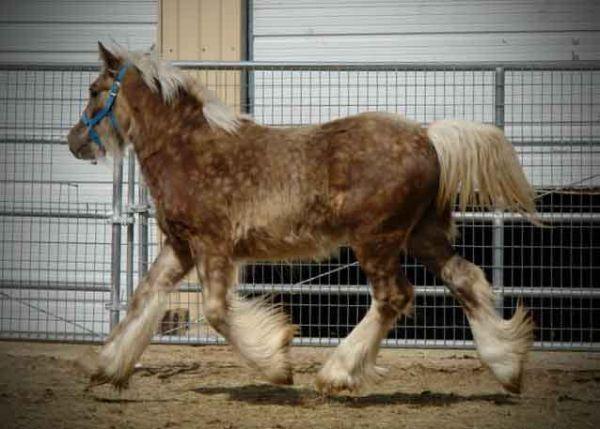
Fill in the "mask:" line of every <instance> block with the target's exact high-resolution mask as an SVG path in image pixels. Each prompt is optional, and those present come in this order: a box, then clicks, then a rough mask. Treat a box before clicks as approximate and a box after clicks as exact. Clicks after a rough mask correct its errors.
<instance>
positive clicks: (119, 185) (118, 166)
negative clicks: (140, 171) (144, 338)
mask: <svg viewBox="0 0 600 429" xmlns="http://www.w3.org/2000/svg"><path fill="white" fill-rule="evenodd" d="M122 199H123V159H122V157H120V156H115V157H114V165H113V195H112V206H113V207H112V219H111V222H112V242H111V255H110V256H111V257H110V264H111V270H110V284H111V289H110V295H111V296H110V298H111V299H110V301H111V302H110V306H109V309H110V329H111V330H112V329H113V328H114V327H115V326H117V324H118V323H119V312H120V307H121V223H122V218H121V216H122V214H123V213H122V212H123V210H122V209H123V201H122Z"/></svg>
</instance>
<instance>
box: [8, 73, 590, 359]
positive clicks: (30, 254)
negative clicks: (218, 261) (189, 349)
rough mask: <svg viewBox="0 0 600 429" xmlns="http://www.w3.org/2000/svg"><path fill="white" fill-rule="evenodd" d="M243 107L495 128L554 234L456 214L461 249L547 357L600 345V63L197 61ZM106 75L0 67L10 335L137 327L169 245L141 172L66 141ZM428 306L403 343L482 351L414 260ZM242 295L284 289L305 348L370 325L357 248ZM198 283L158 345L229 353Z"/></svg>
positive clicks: (79, 336) (292, 121)
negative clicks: (528, 325)
mask: <svg viewBox="0 0 600 429" xmlns="http://www.w3.org/2000/svg"><path fill="white" fill-rule="evenodd" d="M177 65H178V66H180V67H182V68H185V69H186V70H189V72H190V73H192V74H194V75H195V76H196V77H197V78H198V79H199V80H200V81H202V82H203V83H204V84H205V85H206V86H208V87H209V88H211V89H213V90H214V91H215V92H216V93H217V95H219V96H220V97H221V98H222V99H224V100H225V101H226V102H227V103H228V104H230V105H231V106H232V107H233V108H234V109H236V110H238V111H240V112H247V113H250V114H251V115H252V116H253V117H254V119H255V120H256V121H257V122H259V123H262V124H265V125H273V126H302V125H309V124H314V123H320V122H325V121H327V120H330V119H334V118H337V117H343V116H347V115H352V114H355V113H358V112H363V111H369V110H379V111H389V112H395V113H399V114H402V115H405V116H407V117H409V118H411V119H414V120H417V121H420V122H422V123H425V124H426V123H431V122H433V121H435V120H440V119H447V118H460V119H468V120H476V121H482V122H488V123H495V124H496V125H498V126H501V127H503V128H504V129H505V132H506V134H507V136H508V137H509V139H510V140H511V141H512V142H513V144H514V145H515V147H516V149H517V152H518V154H519V156H520V159H521V162H522V165H523V166H524V168H525V171H526V174H527V176H528V178H529V180H530V181H531V182H532V184H533V185H534V186H535V188H536V191H537V205H538V210H539V211H540V213H541V217H542V218H543V219H544V220H546V221H548V222H549V223H550V224H551V227H549V228H539V227H536V226H533V225H530V224H528V223H527V222H525V221H524V220H523V219H522V218H521V217H520V216H519V215H516V214H513V213H495V212H487V213H475V212H465V213H458V212H457V213H455V217H456V218H457V220H458V222H459V228H460V237H459V239H458V242H457V247H458V249H459V251H460V253H461V254H462V255H464V256H465V257H467V258H468V259H470V260H472V261H473V262H475V263H477V264H478V265H480V266H481V267H482V268H483V269H484V271H485V272H486V274H487V276H488V278H489V279H490V281H491V282H492V284H493V287H494V289H495V290H496V292H497V294H498V307H499V309H500V310H501V311H503V312H504V314H505V316H506V317H508V316H509V315H510V314H511V313H512V311H513V309H514V307H515V305H516V302H517V300H518V299H520V298H522V299H523V300H524V301H525V304H526V305H527V306H528V307H529V308H530V309H531V310H532V313H533V316H534V319H535V322H536V326H537V327H536V332H535V336H536V347H538V348H547V349H557V348H563V349H587V350H600V323H598V321H599V318H600V286H599V280H600V264H599V263H598V261H599V260H600V251H599V250H600V249H599V248H600V64H599V63H585V62H571V63H553V64H427V65H414V64H272V63H264V64H261V63H188V62H180V63H177ZM96 73H97V72H96V69H95V67H94V66H90V65H78V66H68V67H64V66H56V65H54V66H52V65H46V66H43V65H38V66H27V67H26V66H0V108H1V110H2V111H1V113H0V165H1V173H0V224H1V246H0V249H1V250H0V252H1V253H0V270H1V276H0V310H1V311H0V338H23V339H45V340H71V341H100V340H102V339H103V338H104V337H105V336H106V334H107V333H108V331H109V329H110V326H111V325H114V324H115V323H116V322H117V321H118V319H119V317H122V315H123V313H124V311H125V310H126V307H127V302H128V298H129V296H130V295H131V293H132V292H133V290H134V287H135V283H136V282H137V280H138V279H139V276H140V274H142V273H144V272H145V270H146V269H147V266H148V263H149V262H150V261H152V259H153V257H154V256H155V255H156V252H157V249H158V247H159V241H160V234H159V233H157V228H156V223H155V221H154V219H153V216H152V208H151V204H150V203H149V201H148V195H147V192H146V190H145V189H144V187H143V185H142V183H141V180H140V178H139V172H138V171H137V168H136V164H135V161H134V160H133V158H132V157H128V158H125V159H124V160H123V163H122V164H116V165H115V166H114V168H113V166H112V165H108V166H106V165H90V164H86V163H84V162H81V161H78V160H76V159H75V158H73V157H72V156H71V154H70V153H69V151H68V149H67V147H66V144H65V142H64V140H65V134H66V132H67V130H68V128H69V127H70V126H71V125H72V124H74V123H75V122H76V121H77V120H78V118H79V114H80V111H81V109H82V107H83V105H84V103H85V101H86V100H85V98H86V94H87V86H88V84H89V83H90V82H91V80H92V79H93V78H94V77H95V75H96ZM403 267H404V270H405V272H406V274H407V276H408V278H409V279H410V280H411V281H412V283H413V284H415V285H416V291H417V296H416V303H415V311H414V314H413V316H412V317H411V318H404V319H402V320H400V321H399V322H398V323H397V325H396V327H395V329H393V331H392V332H391V333H390V335H389V336H388V338H387V339H386V345H388V346H408V347H411V346H418V347H465V346H470V345H471V341H472V338H471V334H470V331H469V329H468V325H467V322H466V319H465V317H464V315H463V313H462V310H461V309H460V308H459V306H458V305H457V303H456V302H455V301H454V299H453V298H452V297H451V296H450V295H449V294H448V293H447V291H446V290H445V289H444V287H443V285H442V284H441V283H440V282H439V281H438V280H437V279H436V278H435V277H434V276H433V275H431V274H430V273H428V272H427V271H426V270H425V269H424V268H423V267H422V266H421V265H420V264H418V262H417V261H414V260H412V259H411V258H408V257H407V258H406V259H405V261H404V264H403ZM239 290H240V292H241V293H244V294H248V295H258V294H269V296H270V297H271V299H272V300H273V301H274V302H278V303H281V304H282V305H283V307H284V308H285V309H286V311H287V312H288V313H289V314H290V317H291V319H292V321H293V322H294V323H295V324H297V325H298V326H299V328H300V329H299V334H298V337H297V338H296V340H295V341H296V343H298V344H311V345H316V344H322V345H331V344H336V343H337V342H338V341H339V340H340V339H341V338H343V337H344V336H346V335H347V334H348V333H349V332H350V330H351V329H352V328H353V327H354V325H355V324H356V323H357V322H358V321H359V320H360V318H361V317H362V316H363V315H364V314H365V313H366V311H367V309H368V305H369V301H370V296H369V288H368V285H367V279H366V278H365V276H364V274H363V273H362V271H361V270H360V267H359V266H358V264H357V262H356V260H355V258H354V255H353V253H352V251H351V249H349V248H347V247H342V248H340V249H339V251H338V252H336V254H335V255H332V257H331V258H329V259H327V260H324V261H320V262H313V261H277V262H267V261H265V262H260V263H256V264H251V265H247V266H245V267H244V268H243V269H242V272H241V275H240V285H239ZM200 291H201V286H200V285H198V284H197V281H195V277H194V276H193V275H192V276H191V277H190V278H189V279H187V280H186V281H185V282H184V284H183V285H182V286H181V288H180V290H178V291H177V292H174V293H172V294H171V299H170V303H169V311H168V312H167V314H166V315H165V318H164V319H163V321H162V323H161V325H160V327H159V332H157V336H156V340H157V341H161V342H175V343H194V344H203V343H215V342H220V341H222V339H221V338H220V337H219V336H218V335H217V334H215V333H214V331H212V330H211V328H210V327H209V326H208V325H207V324H206V323H205V322H204V320H203V317H202V313H201V302H202V296H201V293H200Z"/></svg>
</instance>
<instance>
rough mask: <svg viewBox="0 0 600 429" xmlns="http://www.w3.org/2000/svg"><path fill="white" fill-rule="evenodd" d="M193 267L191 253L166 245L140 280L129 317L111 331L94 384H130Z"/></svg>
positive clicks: (102, 351)
mask: <svg viewBox="0 0 600 429" xmlns="http://www.w3.org/2000/svg"><path fill="white" fill-rule="evenodd" d="M192 266H193V264H192V260H191V258H190V256H189V252H187V251H186V250H182V251H176V250H175V249H174V248H173V247H172V246H171V245H169V244H168V243H167V244H165V245H164V246H163V248H162V249H161V251H160V253H159V255H158V257H157V258H156V260H155V261H154V263H153V264H152V266H151V267H150V269H149V271H148V273H147V274H146V275H145V276H144V278H143V279H142V280H141V282H140V283H139V285H138V287H137V289H136V291H135V293H134V295H133V300H132V301H131V304H130V306H129V309H128V311H127V316H126V317H125V319H123V320H122V321H121V322H120V323H119V324H118V325H117V326H116V327H115V328H114V329H113V331H112V332H111V333H110V336H109V337H108V339H107V341H106V343H105V345H104V347H103V348H102V350H101V352H100V356H99V358H98V362H97V366H96V368H95V371H94V373H93V374H92V377H91V383H92V385H94V384H103V383H112V384H113V385H114V386H115V387H117V388H123V387H126V386H127V383H128V380H129V377H130V376H131V373H132V372H133V369H134V365H135V363H136V362H137V361H138V359H139V357H140V356H141V354H142V352H143V351H144V349H145V348H146V346H147V345H148V344H149V343H150V340H151V339H152V336H153V335H154V333H155V332H156V328H157V325H158V322H159V321H160V318H161V317H162V315H163V313H164V312H165V309H166V306H167V295H168V293H169V292H170V291H171V290H172V289H173V288H174V287H175V286H176V285H177V283H178V282H179V280H181V279H182V277H183V276H184V275H185V274H186V273H187V272H188V271H189V270H190V268H191V267H192Z"/></svg>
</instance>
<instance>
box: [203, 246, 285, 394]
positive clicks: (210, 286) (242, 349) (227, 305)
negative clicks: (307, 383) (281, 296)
mask: <svg viewBox="0 0 600 429" xmlns="http://www.w3.org/2000/svg"><path fill="white" fill-rule="evenodd" d="M199 247H200V248H201V250H199V251H198V252H195V253H196V254H198V255H199V256H198V257H197V265H198V271H199V277H200V281H201V282H202V294H203V311H204V316H205V317H206V319H207V320H208V322H209V323H210V324H211V326H212V327H213V328H214V329H215V330H217V331H218V332H219V333H220V334H221V335H223V336H224V337H225V338H226V339H227V340H228V341H229V343H230V344H231V345H232V347H233V348H234V350H235V351H236V352H237V353H238V354H239V355H240V356H241V357H242V358H243V359H244V360H245V361H246V362H247V363H248V364H249V365H250V366H251V367H252V368H254V369H256V370H258V371H259V372H261V373H262V374H263V375H264V376H265V377H266V378H267V379H268V380H269V381H270V382H272V383H276V384H292V382H293V377H292V368H291V364H290V361H289V345H290V343H291V341H292V338H293V337H294V334H295V327H294V326H292V325H290V324H289V323H288V318H287V316H286V315H285V314H284V313H282V312H281V311H279V310H278V309H276V308H273V307H269V306H268V303H267V302H266V301H265V299H260V298H258V299H251V300H249V299H243V298H242V297H240V296H239V295H238V294H236V293H235V292H234V291H233V288H232V286H233V285H234V284H235V283H236V281H237V267H236V264H235V263H234V261H233V259H232V257H231V256H229V255H227V254H223V253H218V252H214V250H213V249H210V248H206V246H199Z"/></svg>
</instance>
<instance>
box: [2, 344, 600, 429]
mask: <svg viewBox="0 0 600 429" xmlns="http://www.w3.org/2000/svg"><path fill="white" fill-rule="evenodd" d="M90 349H97V348H96V347H91V346H83V345H70V344H43V343H14V342H0V427H2V428H28V429H32V428H119V429H120V428H136V429H138V428H140V429H146V428H185V427H190V428H192V427H194V428H196V427H197V428H219V429H233V428H279V429H281V428H433V427H435V428H438V427H443V428H444V429H447V428H486V429H487V428H503V429H509V428H545V429H548V428H598V427H600V354H585V353H554V352H552V353H551V352H545V353H533V355H532V357H531V359H530V361H529V364H528V370H527V375H526V387H525V391H524V393H523V394H522V395H521V396H512V395H507V394H505V393H504V392H503V391H502V388H501V387H500V386H499V385H498V384H497V383H496V382H495V381H494V380H493V379H492V377H491V376H490V374H489V373H488V371H487V370H486V369H485V368H482V367H481V365H480V363H479V361H478V360H477V359H476V358H475V355H474V353H473V352H471V351H461V350H451V351H434V350H402V349H395V350H383V351H382V352H381V353H380V357H379V363H380V364H383V365H384V366H387V367H388V368H389V374H388V376H387V378H386V379H385V380H384V381H383V382H382V383H380V384H378V385H376V386H372V387H370V388H369V389H366V390H365V391H363V392H361V393H360V394H357V395H340V396H335V397H331V398H322V397H319V396H318V395H317V394H316V393H315V391H314V389H313V387H312V383H313V379H314V376H315V374H316V372H317V371H318V369H319V368H320V365H321V363H322V362H323V361H324V359H325V357H326V356H327V354H328V353H330V352H331V349H326V348H321V349H316V348H294V349H293V352H292V353H293V358H294V361H295V368H296V375H295V381H296V385H295V386H293V387H277V386H272V385H269V384H266V383H263V382H261V381H260V379H259V378H257V376H256V374H255V373H254V372H253V371H252V370H250V369H247V368H245V367H244V366H243V365H241V364H240V362H239V360H238V359H237V358H236V357H235V356H234V355H233V353H232V352H231V350H230V349H229V348H227V347H216V346H210V347H180V346H152V347H150V349H149V350H147V351H146V353H145V354H144V356H143V359H142V362H141V365H142V367H141V368H140V369H139V370H138V371H137V372H136V373H135V375H134V376H133V378H132V381H131V386H130V388H129V389H128V390H126V391H123V392H118V391H115V390H113V389H111V388H109V387H107V386H100V387H96V388H93V389H91V390H89V391H86V385H87V379H86V377H85V375H84V374H83V373H82V370H81V369H79V367H78V366H77V364H76V362H77V360H78V359H81V358H82V356H83V357H84V359H85V357H86V356H89V353H90Z"/></svg>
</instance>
